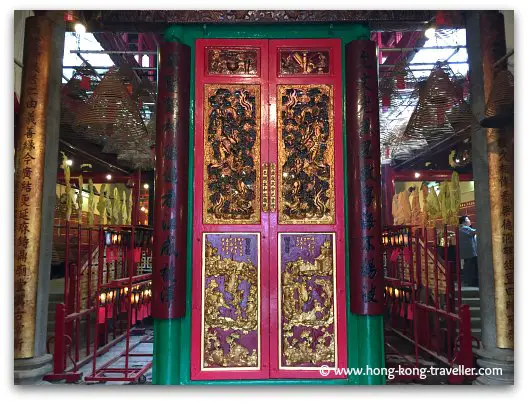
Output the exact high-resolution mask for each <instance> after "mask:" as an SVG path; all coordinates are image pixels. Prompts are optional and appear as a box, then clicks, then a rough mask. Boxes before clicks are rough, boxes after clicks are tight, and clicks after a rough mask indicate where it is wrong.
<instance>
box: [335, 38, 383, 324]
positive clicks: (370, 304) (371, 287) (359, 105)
mask: <svg viewBox="0 0 528 403" xmlns="http://www.w3.org/2000/svg"><path fill="white" fill-rule="evenodd" d="M345 53H346V56H345V57H346V59H345V60H346V113H347V135H346V137H347V150H348V151H347V152H348V156H349V160H348V164H347V166H348V167H347V170H348V172H347V174H348V219H349V223H348V224H349V226H348V227H349V231H350V233H349V234H350V237H349V246H350V248H349V250H350V253H349V256H350V257H349V259H350V260H349V270H350V276H349V278H350V298H351V300H350V309H351V311H352V312H353V313H356V314H361V315H381V314H383V310H384V302H383V281H384V280H383V268H382V248H381V184H380V183H381V175H380V145H379V143H380V138H379V136H380V134H379V110H378V71H377V69H378V64H377V49H376V43H374V42H372V41H369V40H357V41H352V42H350V43H348V44H347V45H346V48H345Z"/></svg>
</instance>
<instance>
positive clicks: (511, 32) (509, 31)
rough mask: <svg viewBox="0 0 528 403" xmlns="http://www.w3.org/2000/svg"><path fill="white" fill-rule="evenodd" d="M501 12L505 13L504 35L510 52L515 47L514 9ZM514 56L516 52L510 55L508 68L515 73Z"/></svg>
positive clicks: (507, 49)
mask: <svg viewBox="0 0 528 403" xmlns="http://www.w3.org/2000/svg"><path fill="white" fill-rule="evenodd" d="M501 13H502V14H503V15H504V35H505V37H506V51H507V52H509V51H510V50H513V49H514V39H515V23H514V16H513V10H503V11H501ZM514 58H515V54H514V55H513V56H510V58H509V59H508V69H509V70H510V71H511V73H512V74H514V71H513V67H514V65H513V60H514Z"/></svg>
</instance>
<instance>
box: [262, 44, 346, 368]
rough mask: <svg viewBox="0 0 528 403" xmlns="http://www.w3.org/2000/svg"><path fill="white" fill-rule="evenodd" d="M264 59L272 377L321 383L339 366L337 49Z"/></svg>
mask: <svg viewBox="0 0 528 403" xmlns="http://www.w3.org/2000/svg"><path fill="white" fill-rule="evenodd" d="M269 54H270V71H269V94H270V95H269V96H270V129H269V138H270V141H269V158H270V165H271V166H272V169H270V183H271V185H270V194H271V195H270V230H269V231H270V238H271V241H270V246H271V247H270V252H271V255H270V266H269V267H270V330H271V334H270V338H271V342H270V346H271V354H270V376H271V377H275V378H323V376H321V375H320V373H319V368H320V367H321V366H322V365H327V366H328V367H329V368H336V367H345V366H346V347H345V346H346V341H345V331H346V327H345V326H346V323H345V320H344V317H345V309H346V308H345V304H346V297H345V271H344V269H345V261H344V255H345V250H344V236H345V233H344V232H345V231H344V218H345V217H344V207H343V203H344V200H343V199H344V190H343V183H344V182H343V159H342V130H341V128H342V103H341V102H342V93H341V92H342V90H341V43H340V41H339V40H335V39H324V40H323V39H320V40H311V39H305V40H272V41H270V43H269ZM274 167H276V168H274ZM273 178H275V179H273ZM275 197H276V199H277V200H276V202H275V201H274V199H275ZM327 377H336V376H335V375H334V373H333V372H331V373H330V374H329V375H327V376H326V377H325V378H327Z"/></svg>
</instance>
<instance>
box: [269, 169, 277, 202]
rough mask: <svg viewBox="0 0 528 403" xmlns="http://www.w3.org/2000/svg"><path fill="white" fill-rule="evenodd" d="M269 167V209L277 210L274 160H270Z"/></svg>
mask: <svg viewBox="0 0 528 403" xmlns="http://www.w3.org/2000/svg"><path fill="white" fill-rule="evenodd" d="M269 169H270V176H269V183H270V186H269V188H270V207H269V209H270V211H275V210H277V186H276V182H275V181H276V173H277V169H276V165H275V163H274V162H270V164H269Z"/></svg>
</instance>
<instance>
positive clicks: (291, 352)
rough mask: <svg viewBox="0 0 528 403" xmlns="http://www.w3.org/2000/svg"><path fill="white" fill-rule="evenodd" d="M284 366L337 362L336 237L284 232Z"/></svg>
mask: <svg viewBox="0 0 528 403" xmlns="http://www.w3.org/2000/svg"><path fill="white" fill-rule="evenodd" d="M279 239H280V250H279V256H280V280H279V284H280V294H281V296H280V309H279V310H280V329H279V330H280V332H279V343H280V368H299V367H300V368H310V367H317V368H318V367H320V366H321V365H328V366H329V367H335V365H336V357H337V354H336V345H337V340H336V314H335V309H336V306H335V256H334V255H335V239H334V234H331V233H303V234H292V233H283V234H280V238H279Z"/></svg>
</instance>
